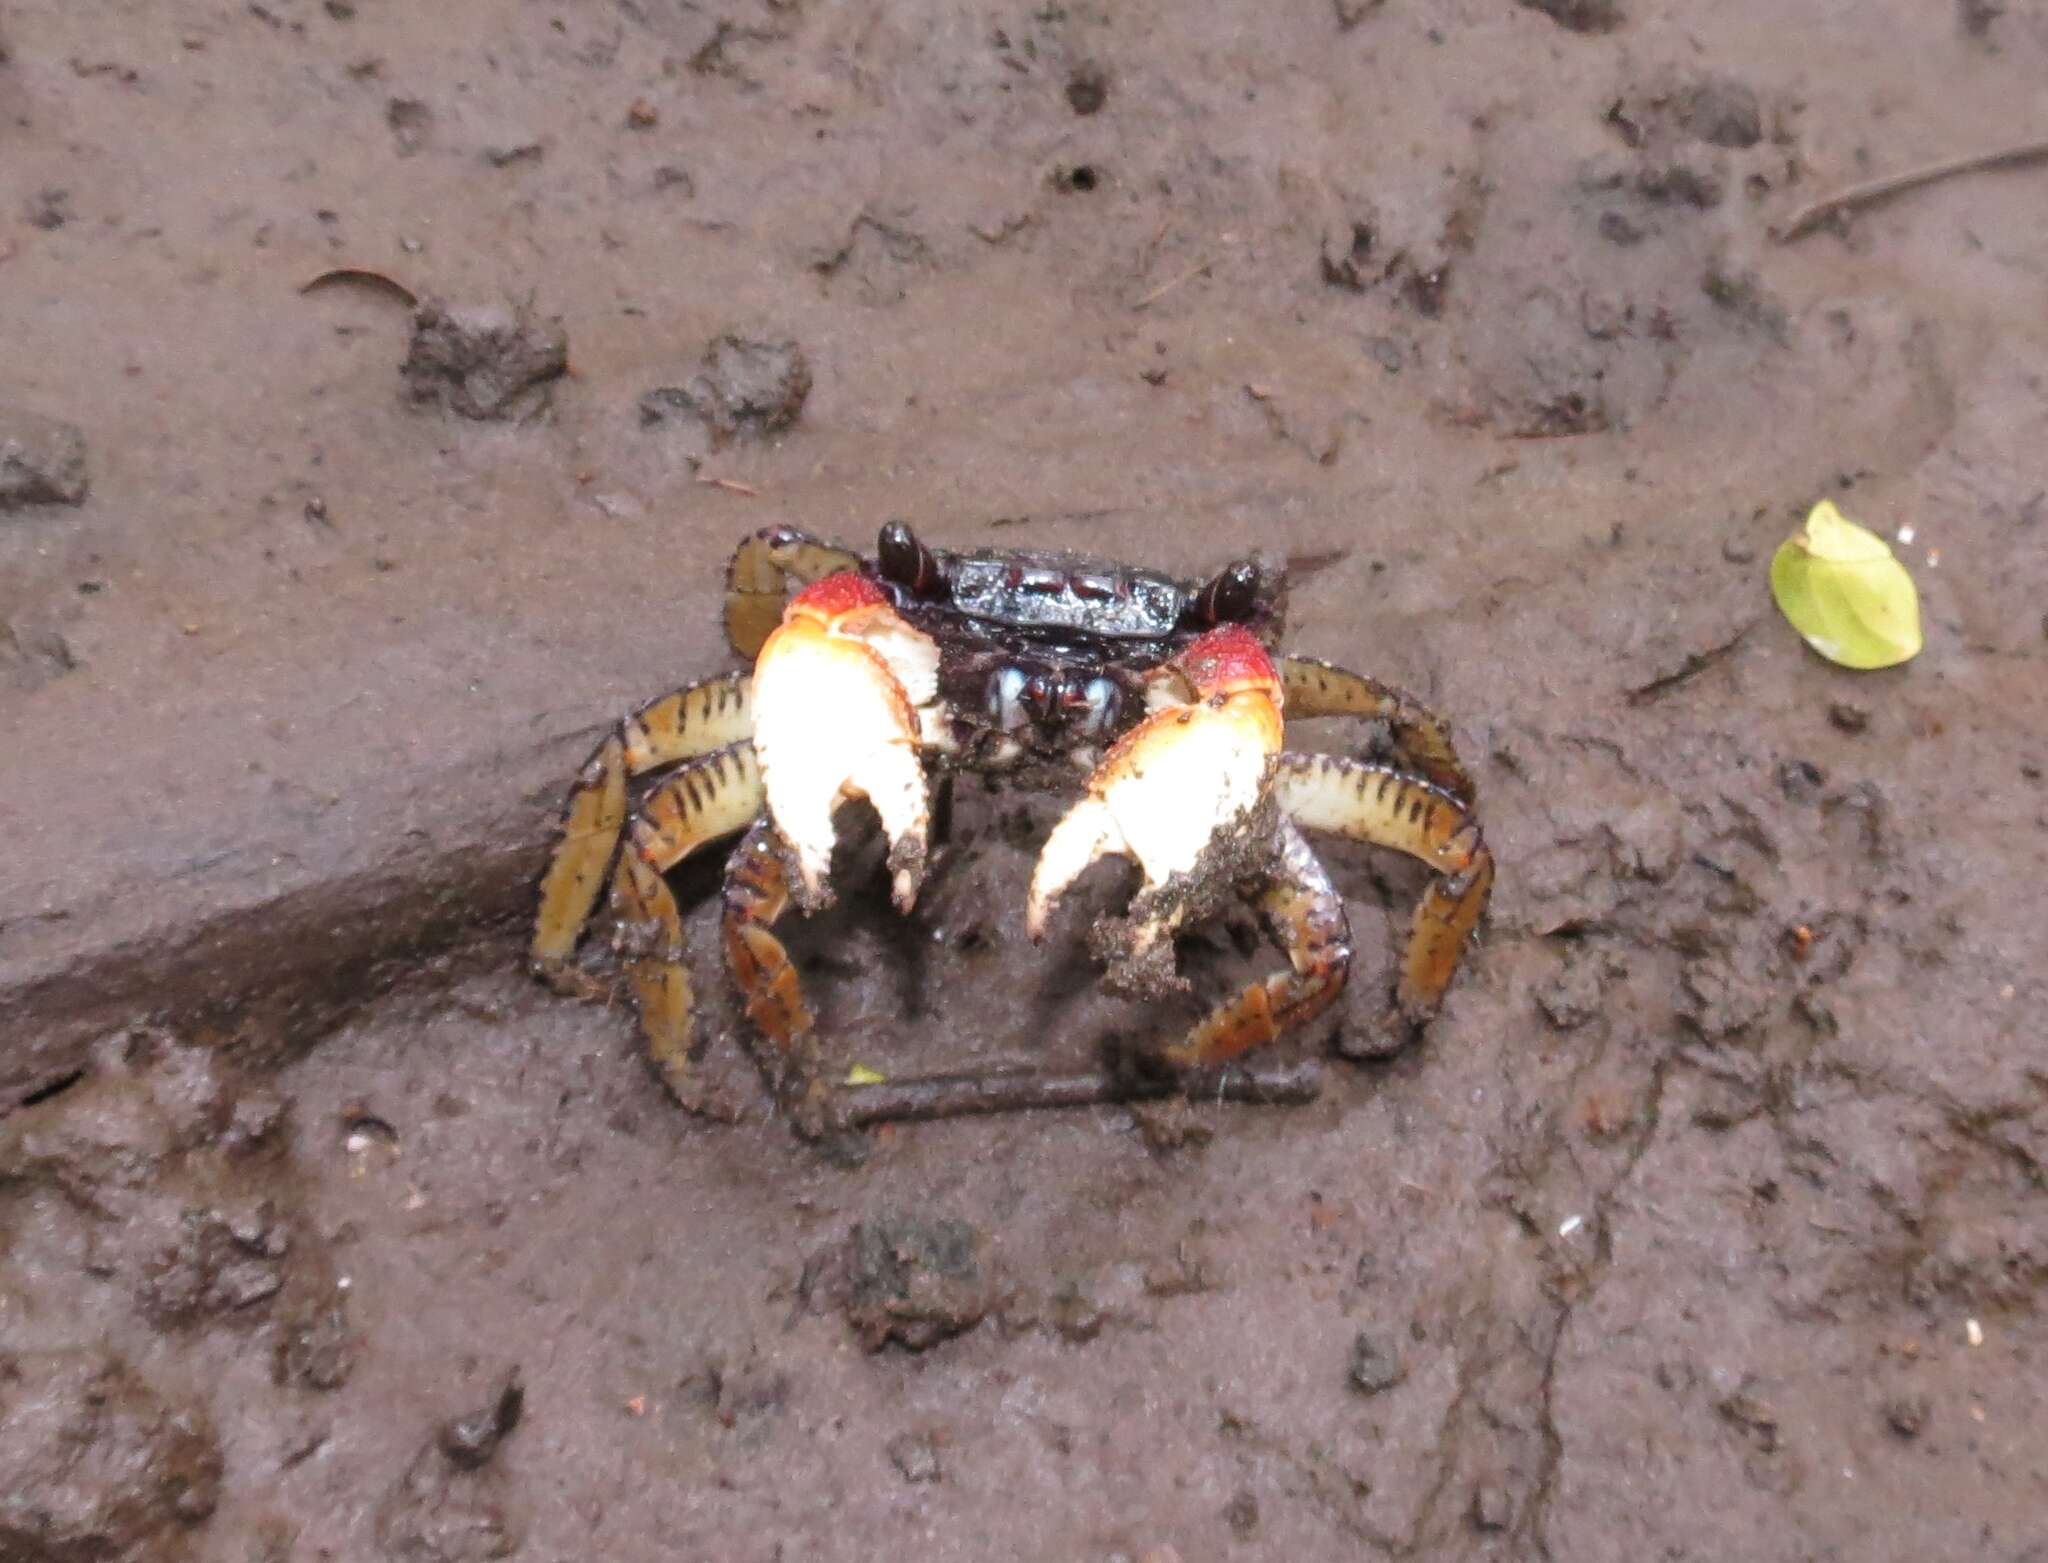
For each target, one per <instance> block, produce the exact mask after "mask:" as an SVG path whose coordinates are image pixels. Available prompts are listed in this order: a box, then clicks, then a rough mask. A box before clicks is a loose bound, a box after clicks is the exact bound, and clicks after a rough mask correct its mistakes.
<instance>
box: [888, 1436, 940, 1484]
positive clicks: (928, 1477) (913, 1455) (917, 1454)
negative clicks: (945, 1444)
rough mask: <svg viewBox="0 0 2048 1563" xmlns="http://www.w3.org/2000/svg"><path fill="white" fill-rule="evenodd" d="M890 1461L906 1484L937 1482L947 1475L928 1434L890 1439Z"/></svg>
mask: <svg viewBox="0 0 2048 1563" xmlns="http://www.w3.org/2000/svg"><path fill="white" fill-rule="evenodd" d="M889 1459H890V1462H891V1463H892V1464H893V1465H894V1466H895V1467H896V1469H897V1470H898V1471H900V1472H901V1473H902V1475H903V1479H904V1480H905V1481H906V1482H935V1481H937V1480H938V1479H939V1478H940V1477H941V1476H943V1475H944V1474H945V1472H944V1471H943V1470H941V1469H940V1466H939V1451H938V1449H937V1447H936V1446H935V1445H934V1444H933V1443H932V1439H931V1435H930V1434H928V1433H901V1434H898V1435H897V1436H896V1437H894V1438H892V1439H890V1440H889Z"/></svg>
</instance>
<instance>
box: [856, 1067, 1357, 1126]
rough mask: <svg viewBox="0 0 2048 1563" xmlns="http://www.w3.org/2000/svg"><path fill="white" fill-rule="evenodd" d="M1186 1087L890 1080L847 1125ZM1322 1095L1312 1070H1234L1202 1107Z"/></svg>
mask: <svg viewBox="0 0 2048 1563" xmlns="http://www.w3.org/2000/svg"><path fill="white" fill-rule="evenodd" d="M1182 1089H1183V1086H1182V1083H1181V1082H1179V1081H1176V1080H1171V1079H1164V1078H1160V1079H1133V1078H1131V1077H1129V1076H1127V1075H1121V1074H1113V1073H1110V1072H1108V1071H1104V1070H1094V1071H1090V1072H1088V1073H1084V1074H1071V1075H1056V1074H1041V1073H1039V1072H1037V1071H1035V1070H1032V1071H1023V1070H1020V1071H1016V1072H1004V1073H997V1074H981V1075H925V1076H923V1077H922V1078H919V1079H914V1080H888V1081H884V1082H882V1083H881V1084H879V1085H864V1086H860V1087H858V1088H857V1089H854V1090H850V1091H848V1092H847V1093H846V1097H845V1102H846V1117H847V1121H848V1122H849V1123H850V1124H852V1125H854V1126H855V1127H863V1126H865V1125H868V1124H875V1123H894V1122H902V1121H906V1120H921V1119H932V1118H961V1117H967V1116H969V1115H972V1114H977V1113H1015V1112H1031V1111H1036V1110H1039V1109H1043V1108H1060V1107H1098V1106H1102V1105H1104V1104H1108V1103H1116V1102H1143V1101H1155V1100H1157V1099H1158V1098H1160V1097H1164V1096H1174V1095H1177V1094H1179V1092H1180V1091H1181V1090H1182ZM1322 1089H1323V1071H1322V1070H1321V1068H1320V1067H1318V1066H1317V1065H1315V1064H1313V1063H1301V1062H1296V1063H1285V1064H1256V1065H1244V1066H1233V1067H1232V1068H1230V1069H1228V1070H1225V1071H1223V1072H1222V1073H1221V1074H1219V1075H1218V1076H1217V1077H1216V1081H1215V1083H1214V1085H1213V1086H1212V1085H1210V1084H1208V1083H1207V1082H1204V1083H1203V1085H1202V1087H1201V1088H1200V1090H1199V1093H1198V1094H1199V1096H1200V1098H1201V1100H1203V1101H1205V1102H1206V1101H1223V1102H1257V1103H1264V1104H1269V1105H1275V1106H1300V1105H1301V1104H1303V1103H1305V1102H1313V1101H1314V1100H1315V1099H1316V1098H1317V1096H1319V1095H1320V1094H1321V1093H1322Z"/></svg>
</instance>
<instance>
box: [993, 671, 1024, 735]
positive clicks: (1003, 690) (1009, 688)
mask: <svg viewBox="0 0 2048 1563" xmlns="http://www.w3.org/2000/svg"><path fill="white" fill-rule="evenodd" d="M988 714H989V716H990V717H991V718H992V719H993V720H994V722H995V724H996V726H997V727H998V728H1000V729H1001V730H1002V731H1004V732H1006V733H1014V732H1015V731H1016V730H1017V729H1018V728H1020V727H1022V726H1023V725H1024V724H1025V723H1026V722H1028V721H1029V720H1030V719H1031V717H1030V713H1029V712H1027V711H1026V710H1025V709H1024V674H1023V671H1022V670H1021V669H1019V668H1004V669H1003V670H1002V672H1000V673H998V674H997V675H996V676H995V677H994V678H992V679H990V680H989V681H988Z"/></svg>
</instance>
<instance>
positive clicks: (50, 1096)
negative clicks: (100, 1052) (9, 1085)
mask: <svg viewBox="0 0 2048 1563" xmlns="http://www.w3.org/2000/svg"><path fill="white" fill-rule="evenodd" d="M84 1078H85V1071H84V1070H83V1069H74V1070H72V1071H71V1073H70V1074H68V1075H59V1076H57V1078H56V1079H54V1080H52V1081H51V1082H50V1083H49V1084H48V1085H40V1086H37V1087H36V1088H35V1089H34V1090H33V1091H31V1092H29V1094H28V1095H26V1096H24V1097H23V1098H22V1099H21V1105H22V1106H23V1107H34V1106H35V1105H36V1104H37V1103H39V1102H50V1101H55V1100H56V1099H57V1098H58V1097H60V1096H62V1095H63V1094H64V1093H65V1092H66V1091H68V1090H70V1089H71V1088H72V1087H73V1086H74V1085H76V1084H78V1082H79V1081H81V1080H83V1079H84Z"/></svg>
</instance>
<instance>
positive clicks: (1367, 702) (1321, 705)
mask: <svg viewBox="0 0 2048 1563" xmlns="http://www.w3.org/2000/svg"><path fill="white" fill-rule="evenodd" d="M1280 676H1281V679H1282V681H1283V682H1284V684H1285V686H1286V690H1287V719H1288V720H1289V721H1290V722H1293V721H1299V720H1301V719H1302V718H1303V717H1316V716H1356V717H1362V718H1364V719H1365V720H1367V721H1381V722H1385V723H1386V724H1387V731H1388V733H1389V735H1390V736H1391V737H1392V738H1393V740H1394V752H1395V757H1396V758H1397V759H1398V760H1399V761H1400V762H1401V765H1402V766H1403V767H1404V768H1405V769H1407V770H1411V771H1414V772H1416V773H1417V774H1418V775H1420V776H1421V777H1422V778H1423V780H1425V781H1427V782H1429V783H1431V784H1432V785H1433V786H1436V787H1439V788H1441V789H1442V790H1443V791H1445V792H1447V793H1449V794H1450V795H1451V796H1452V797H1453V798H1455V799H1457V800H1458V802H1460V803H1462V804H1464V805H1465V806H1466V807H1467V808H1470V807H1471V806H1472V803H1473V801H1474V800H1475V799H1476V798H1477V797H1478V795H1479V788H1478V786H1477V784H1476V783H1474V782H1473V780H1472V778H1471V776H1470V775H1468V774H1467V773H1466V770H1465V767H1464V764H1463V763H1462V762H1461V761H1460V760H1459V759H1458V751H1457V749H1456V748H1455V747H1454V746H1453V745H1452V743H1451V731H1450V729H1449V728H1448V727H1447V726H1445V724H1444V721H1443V718H1441V717H1439V716H1438V715H1437V714H1436V713H1435V712H1434V711H1431V710H1430V709H1429V708H1428V707H1427V706H1425V705H1423V704H1422V702H1421V701H1419V700H1417V699H1415V697H1414V696H1412V695H1406V694H1403V693H1402V692H1401V691H1400V690H1398V689H1395V688H1393V687H1392V686H1390V685H1387V684H1382V683H1381V682H1380V681H1379V680H1378V679H1376V678H1367V677H1366V676H1365V675H1364V674H1363V673H1353V672H1351V671H1350V670H1349V669H1346V668H1340V667H1333V666H1332V665H1331V664H1329V663H1327V662H1318V661H1316V660H1315V659H1314V658H1313V657H1289V658H1288V659H1287V660H1286V661H1285V662H1283V663H1282V664H1281V665H1280Z"/></svg>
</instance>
